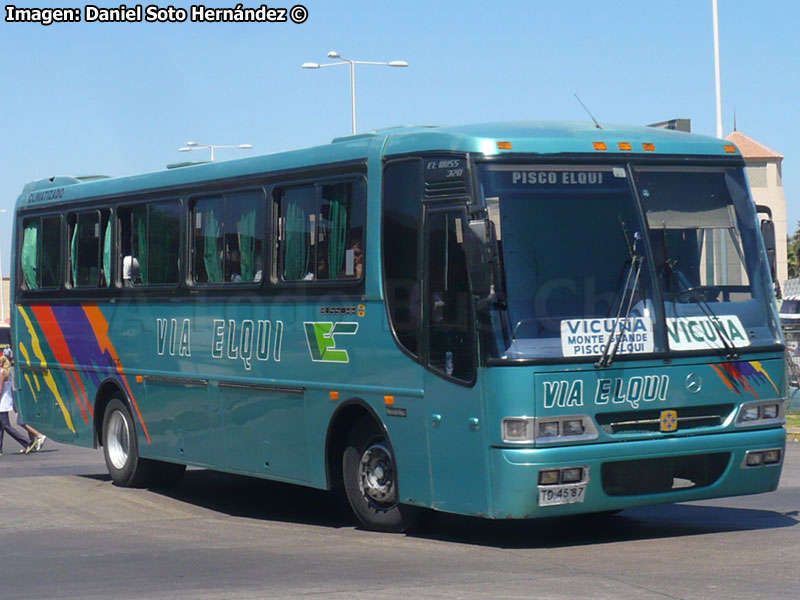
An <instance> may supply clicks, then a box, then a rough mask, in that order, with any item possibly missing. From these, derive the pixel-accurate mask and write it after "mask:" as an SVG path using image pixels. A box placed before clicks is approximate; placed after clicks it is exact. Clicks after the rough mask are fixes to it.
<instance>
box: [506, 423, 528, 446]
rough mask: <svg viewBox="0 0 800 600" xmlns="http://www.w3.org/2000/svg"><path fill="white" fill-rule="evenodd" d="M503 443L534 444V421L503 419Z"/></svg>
mask: <svg viewBox="0 0 800 600" xmlns="http://www.w3.org/2000/svg"><path fill="white" fill-rule="evenodd" d="M503 441H504V442H510V443H520V442H533V420H532V419H527V418H518V419H503Z"/></svg>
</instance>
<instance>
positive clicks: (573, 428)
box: [564, 419, 584, 435]
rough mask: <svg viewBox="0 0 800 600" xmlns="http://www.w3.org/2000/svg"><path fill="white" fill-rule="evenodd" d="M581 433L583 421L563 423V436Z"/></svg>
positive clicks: (575, 420)
mask: <svg viewBox="0 0 800 600" xmlns="http://www.w3.org/2000/svg"><path fill="white" fill-rule="evenodd" d="M583 432H584V429H583V421H582V420H581V419H570V420H569V421H564V435H582V434H583Z"/></svg>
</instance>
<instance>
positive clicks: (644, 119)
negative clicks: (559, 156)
mask: <svg viewBox="0 0 800 600" xmlns="http://www.w3.org/2000/svg"><path fill="white" fill-rule="evenodd" d="M5 4H7V3H4V6H5ZM85 4H86V3H85V2H81V1H76V2H74V3H57V4H50V3H30V2H19V3H17V4H16V5H17V6H20V7H37V8H43V7H45V6H64V7H75V8H81V9H83V7H84V6H85ZM168 4H169V3H167V2H162V3H161V6H167V5H168ZM235 4H236V3H235V2H233V1H230V2H225V1H222V2H220V1H219V0H215V1H214V2H209V3H208V4H207V6H215V7H233V6H235ZM719 4H720V33H721V51H722V90H723V117H724V129H725V133H726V134H727V133H729V132H730V131H731V130H732V128H733V114H734V109H735V111H736V115H737V124H738V129H739V131H741V132H742V133H745V134H746V135H749V136H751V137H753V138H755V139H756V140H758V141H760V142H761V143H763V144H765V145H767V146H769V147H770V148H772V149H774V150H776V151H778V152H780V153H781V154H783V155H784V156H785V159H784V168H783V177H784V188H785V191H786V196H787V204H788V213H789V214H788V221H789V229H790V231H793V230H794V225H795V224H796V223H797V221H798V219H800V203H799V202H798V200H799V199H800V198H799V197H800V149H798V139H797V134H798V132H800V127H798V124H799V122H800V110H798V108H797V99H798V97H800V36H798V35H797V32H796V25H797V23H799V22H800V3H798V2H796V1H795V0H763V1H762V2H745V1H734V0H720V2H719ZM99 5H101V6H119V3H99ZM173 5H174V6H188V4H185V3H177V2H173ZM258 5H259V4H257V3H255V2H245V6H251V7H252V6H258ZM304 5H305V6H306V7H307V8H308V13H309V18H308V20H307V21H306V22H305V23H304V24H301V25H298V24H294V23H291V22H289V23H272V24H269V23H268V24H239V23H230V24H200V23H191V22H188V21H187V22H185V23H163V24H159V23H127V24H109V23H79V24H54V25H51V26H49V27H43V26H41V25H37V24H19V23H7V22H5V21H0V73H2V79H3V81H2V84H0V86H1V87H0V90H1V93H0V119H2V120H1V121H0V123H2V126H1V127H0V134H1V135H0V159H1V160H0V208H4V209H7V210H8V212H7V213H5V214H0V236H2V239H1V240H0V242H1V243H2V255H3V256H2V258H3V273H6V274H7V273H8V255H9V242H10V234H11V227H12V217H11V215H12V212H13V205H14V201H15V200H16V197H17V195H18V194H19V192H20V190H21V188H22V186H23V185H24V184H25V182H27V181H30V180H32V179H38V178H41V177H48V176H51V175H56V174H59V175H86V174H104V175H112V176H117V175H128V174H133V173H141V172H147V171H152V170H158V169H162V168H163V167H164V166H165V165H166V164H167V163H172V162H179V161H181V160H186V159H187V158H191V159H202V158H206V157H207V154H206V153H201V152H193V153H191V154H188V153H186V154H180V153H178V148H179V147H181V146H183V145H185V143H186V142H187V141H188V140H193V141H198V142H201V143H211V144H241V143H249V144H253V146H254V149H253V150H252V151H242V150H220V151H218V156H217V158H218V159H228V158H237V157H239V156H246V155H251V154H254V153H271V152H277V151H281V150H288V149H294V148H300V147H304V146H309V145H316V144H323V143H327V142H328V141H330V139H331V138H333V137H335V136H338V135H343V134H348V133H349V132H350V88H349V85H350V83H349V77H348V70H347V68H345V67H336V68H329V69H322V70H316V71H310V70H303V69H301V68H300V65H301V64H302V63H304V62H308V61H312V62H328V59H327V58H326V54H327V53H328V51H330V50H337V51H339V52H340V53H341V54H342V55H344V56H347V57H349V58H354V59H358V60H376V61H379V60H406V61H408V63H409V64H410V67H409V68H408V69H389V68H385V67H359V68H358V69H357V72H356V81H357V101H358V128H359V130H360V131H363V130H368V129H373V128H379V127H386V126H391V125H398V124H459V123H470V122H485V121H503V120H528V119H530V120H541V119H569V120H574V119H586V118H588V117H586V114H585V113H584V111H583V109H582V108H581V107H580V105H579V104H578V103H577V101H576V100H575V98H574V96H573V94H574V93H576V92H577V93H578V94H579V95H580V96H581V98H582V99H583V101H584V102H585V103H586V104H587V105H588V106H589V108H590V109H591V111H592V113H593V114H594V115H595V117H596V118H597V119H598V120H599V121H600V122H601V123H602V122H604V121H605V122H613V123H629V124H647V123H651V122H654V121H661V120H665V119H669V118H676V117H685V118H691V119H692V126H693V130H694V131H695V132H697V133H703V134H708V135H714V132H715V97H714V60H713V39H712V19H711V0H672V1H670V2H655V1H642V0H638V1H628V0H617V1H612V0H602V1H600V0H596V1H577V0H576V1H568V0H562V1H559V2H554V1H552V0H549V1H543V0H528V1H510V0H496V1H495V2H485V1H473V0H462V1H460V2H451V1H449V0H440V1H432V0H425V1H421V0H420V1H417V0H409V1H396V2H381V1H376V0H373V1H362V0H353V1H346V0H344V1H339V2H333V1H330V0H326V1H322V0H305V2H304ZM128 6H134V4H133V3H132V2H129V3H128ZM270 6H274V7H285V8H290V7H291V6H293V3H292V2H285V3H281V2H280V0H277V2H276V3H275V4H270ZM3 16H4V17H5V15H3Z"/></svg>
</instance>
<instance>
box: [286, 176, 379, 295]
mask: <svg viewBox="0 0 800 600" xmlns="http://www.w3.org/2000/svg"><path fill="white" fill-rule="evenodd" d="M275 203H276V206H277V214H278V216H279V227H278V253H277V256H278V266H277V274H278V278H279V279H281V280H283V281H318V280H334V279H352V280H358V279H360V278H361V277H362V276H363V270H364V258H365V257H364V213H365V206H364V205H365V193H364V185H363V183H362V182H361V181H349V182H343V183H330V184H317V185H303V186H296V187H288V188H283V189H278V190H276V191H275Z"/></svg>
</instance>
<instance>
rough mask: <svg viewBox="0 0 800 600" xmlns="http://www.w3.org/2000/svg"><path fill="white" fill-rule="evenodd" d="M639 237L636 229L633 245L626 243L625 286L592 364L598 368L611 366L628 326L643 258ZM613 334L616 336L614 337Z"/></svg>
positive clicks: (623, 229) (623, 230) (622, 223)
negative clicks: (599, 351) (608, 330)
mask: <svg viewBox="0 0 800 600" xmlns="http://www.w3.org/2000/svg"><path fill="white" fill-rule="evenodd" d="M620 225H621V226H622V232H623V233H624V234H625V241H626V242H627V241H628V234H627V231H626V229H625V223H624V222H620ZM641 237H642V236H641V234H640V233H639V232H638V231H637V232H636V233H634V234H633V245H631V244H630V243H629V244H628V252H629V253H630V256H631V260H630V268H629V269H628V276H627V278H626V279H625V287H624V288H623V290H622V297H621V298H620V299H619V304H618V305H617V315H616V316H615V317H614V326H613V328H612V329H611V337H609V338H608V341H607V342H606V345H605V347H604V348H603V354H602V356H601V357H600V358H599V359H598V360H597V362H596V363H595V364H594V366H595V367H598V368H600V367H610V366H611V363H612V362H614V357H615V356H616V355H617V350H619V344H620V342H621V341H622V337H623V335H624V334H625V330H626V329H627V328H628V324H629V321H628V319H629V318H630V314H631V308H633V298H634V296H635V295H636V289H637V287H638V286H639V275H640V274H641V272H642V262H643V258H642V256H640V255H637V254H636V245H637V244H638V242H639V240H640V239H641ZM631 280H633V285H631ZM629 290H630V291H629ZM626 300H627V303H626ZM623 306H624V307H625V313H624V315H623V313H622V310H623ZM617 329H619V331H617ZM614 336H616V338H615V337H614ZM612 340H613V341H614V345H613V347H612V345H611V342H612Z"/></svg>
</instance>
